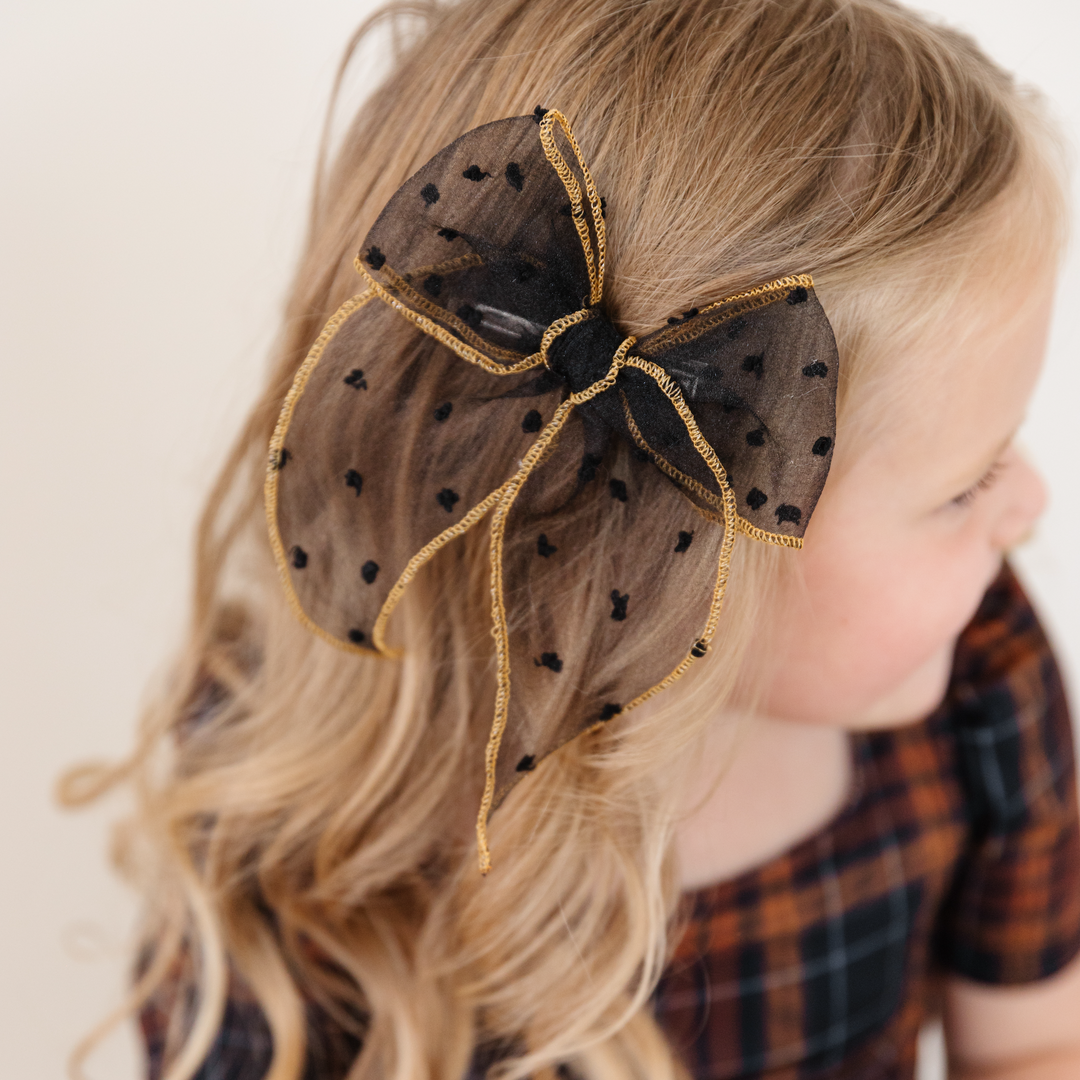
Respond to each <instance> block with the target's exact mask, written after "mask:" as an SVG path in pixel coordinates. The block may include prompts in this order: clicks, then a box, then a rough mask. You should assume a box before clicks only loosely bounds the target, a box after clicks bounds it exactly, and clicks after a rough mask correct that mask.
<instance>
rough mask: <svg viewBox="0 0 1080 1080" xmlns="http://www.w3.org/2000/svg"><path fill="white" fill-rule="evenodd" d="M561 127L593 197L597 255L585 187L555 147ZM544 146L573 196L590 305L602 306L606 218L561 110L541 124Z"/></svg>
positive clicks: (550, 113) (546, 115)
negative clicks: (585, 197) (584, 204)
mask: <svg viewBox="0 0 1080 1080" xmlns="http://www.w3.org/2000/svg"><path fill="white" fill-rule="evenodd" d="M555 124H558V125H559V127H560V128H562V132H563V134H564V135H565V136H566V141H567V142H568V143H569V144H570V149H571V150H573V151H574V157H575V158H576V159H577V163H578V168H579V169H581V176H582V179H584V181H585V193H586V194H587V195H588V197H589V209H590V210H591V212H592V226H593V232H594V233H595V234H596V251H595V253H594V252H593V245H592V237H591V236H590V235H589V226H588V223H587V222H586V220H585V210H584V206H583V205H582V198H581V185H580V184H578V182H577V177H576V176H574V174H573V172H572V171H571V169H570V166H569V165H567V164H566V159H565V158H564V157H563V156H562V153H561V152H560V150H559V148H558V147H557V146H556V145H555V134H554V127H555ZM540 145H541V146H543V148H544V154H545V155H546V156H547V159H548V161H549V162H550V163H551V166H552V168H553V169H554V170H555V171H556V172H557V173H558V174H559V179H560V180H561V181H562V183H563V187H564V188H566V194H567V195H569V196H570V217H571V219H572V220H573V222H574V228H575V229H577V234H578V238H579V239H580V240H581V248H582V251H583V252H584V254H585V265H586V268H587V270H588V272H589V304H590V305H594V304H599V303H600V299H601V297H602V296H603V293H604V268H605V265H606V262H607V230H606V228H605V226H604V214H603V210H602V208H601V205H600V194H599V192H598V191H597V190H596V185H595V184H594V183H593V178H592V173H590V172H589V167H588V165H586V164H585V158H584V156H583V155H582V153H581V147H580V146H578V141H577V139H575V138H574V133H573V131H571V130H570V121H569V120H567V119H566V117H565V116H563V114H562V113H561V112H559V110H558V109H548V111H547V112H546V113H544V118H543V119H542V120H541V121H540Z"/></svg>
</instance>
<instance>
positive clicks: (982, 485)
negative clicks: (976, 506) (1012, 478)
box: [952, 461, 1005, 506]
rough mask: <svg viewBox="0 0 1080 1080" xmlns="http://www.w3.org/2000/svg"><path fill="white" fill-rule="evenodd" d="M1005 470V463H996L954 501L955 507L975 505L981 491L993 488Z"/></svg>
mask: <svg viewBox="0 0 1080 1080" xmlns="http://www.w3.org/2000/svg"><path fill="white" fill-rule="evenodd" d="M1004 468H1005V466H1004V463H1003V462H1001V461H995V462H994V464H993V465H991V466H990V468H989V469H987V470H986V472H985V473H983V475H982V476H980V477H979V479H978V480H976V481H975V483H974V484H972V485H971V487H969V488H968V489H967V491H962V492H961V493H960V494H959V495H957V496H956V498H954V499H953V500H952V503H953V505H954V506H969V505H970V504H971V503H973V502H974V501H975V499H976V497H977V496H978V494H979V492H980V491H986V489H987V488H989V487H992V486H993V484H994V482H995V481H996V480H997V478H998V477H999V476H1000V475H1001V473H1002V470H1003V469H1004Z"/></svg>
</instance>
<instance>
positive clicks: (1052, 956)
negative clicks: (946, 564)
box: [937, 566, 1080, 984]
mask: <svg viewBox="0 0 1080 1080" xmlns="http://www.w3.org/2000/svg"><path fill="white" fill-rule="evenodd" d="M950 699H951V701H952V703H953V708H952V709H951V711H950V712H951V715H950V721H951V724H952V726H953V732H954V736H955V740H956V750H957V762H958V768H959V772H960V779H961V784H962V787H963V789H964V794H965V798H966V802H967V806H968V815H969V825H970V831H969V837H970V839H969V843H968V845H967V848H966V850H965V852H964V854H963V856H962V858H961V860H960V863H959V866H958V869H957V874H956V877H955V879H954V881H953V885H952V888H951V890H950V893H949V896H948V899H947V901H946V903H945V906H944V908H943V911H942V913H941V917H940V921H939V925H938V935H937V953H938V960H939V961H940V963H941V964H942V966H943V967H944V968H945V969H946V970H948V971H952V972H954V973H956V974H958V975H962V976H965V977H967V978H969V979H974V980H977V981H979V982H983V983H991V984H1009V983H1025V982H1031V981H1035V980H1038V979H1042V978H1046V977H1047V976H1050V975H1052V974H1054V973H1055V972H1056V971H1058V970H1060V969H1061V968H1063V967H1064V966H1065V965H1066V964H1068V962H1069V961H1070V960H1071V959H1072V958H1073V957H1074V956H1075V955H1076V954H1077V952H1078V951H1080V824H1078V818H1077V795H1076V771H1075V761H1074V750H1073V729H1072V723H1071V720H1070V716H1069V709H1068V705H1067V702H1066V699H1065V692H1064V688H1063V685H1062V679H1061V673H1060V671H1059V670H1058V665H1057V662H1056V660H1055V658H1054V655H1053V652H1052V651H1051V648H1050V644H1049V642H1048V641H1047V638H1046V635H1045V633H1044V632H1043V629H1042V627H1041V626H1040V625H1039V621H1038V618H1037V616H1036V614H1035V612H1034V610H1033V608H1032V606H1031V604H1030V602H1029V601H1028V599H1027V597H1026V596H1025V594H1024V591H1023V589H1022V588H1021V586H1020V584H1019V582H1018V581H1017V580H1016V577H1015V576H1014V575H1013V573H1012V571H1011V570H1010V569H1009V568H1008V567H1007V566H1006V568H1005V569H1004V570H1003V572H1002V574H1001V576H1000V577H999V578H998V580H997V581H996V582H995V583H994V585H993V586H992V587H991V589H990V590H989V591H988V593H987V595H986V597H985V598H984V600H983V603H982V606H981V608H980V610H979V613H978V615H977V616H976V618H975V620H974V621H973V623H972V625H971V627H969V629H968V631H966V632H965V634H964V635H963V636H962V637H961V640H960V642H959V644H958V647H957V654H956V659H955V663H954V682H953V684H952V687H951V692H950Z"/></svg>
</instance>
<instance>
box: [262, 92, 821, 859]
mask: <svg viewBox="0 0 1080 1080" xmlns="http://www.w3.org/2000/svg"><path fill="white" fill-rule="evenodd" d="M605 206H606V204H605V200H604V199H602V198H601V197H600V195H599V193H598V192H597V189H596V185H595V184H594V183H593V179H592V176H591V175H590V173H589V170H588V168H587V166H586V164H585V161H584V159H583V157H582V154H581V151H580V149H579V147H578V144H577V141H576V140H575V138H574V135H573V133H572V132H571V130H570V126H569V124H568V123H567V121H566V118H565V117H564V116H563V115H562V114H561V113H559V112H557V111H555V110H551V111H547V110H544V109H540V108H538V109H537V110H536V112H535V114H534V115H532V116H519V117H513V118H510V119H506V120H499V121H496V122H495V123H491V124H486V125H484V126H482V127H479V128H476V129H474V130H472V131H469V132H467V133H466V134H465V135H463V136H461V138H459V139H457V140H456V141H455V142H453V143H451V144H450V145H449V146H447V147H446V148H444V149H443V150H442V151H440V152H439V153H438V154H436V155H435V157H433V158H432V159H431V160H430V161H429V162H428V163H427V164H426V165H424V166H423V168H421V169H420V171H419V172H417V173H416V174H415V175H414V176H412V177H411V178H410V179H409V180H407V181H406V182H405V183H404V184H403V185H402V186H401V187H400V188H399V189H398V191H397V192H396V193H395V194H394V196H393V197H392V198H391V200H390V202H389V203H388V204H387V205H386V207H385V209H384V210H383V211H382V213H381V214H380V215H379V218H378V220H377V221H376V223H375V225H374V227H373V228H372V230H371V231H370V233H369V234H368V236H367V238H366V239H365V241H364V244H363V248H362V250H361V252H360V255H359V256H358V257H357V260H356V267H357V269H358V270H359V272H360V273H361V274H362V275H363V277H364V278H365V279H366V286H367V287H366V289H365V290H364V291H363V292H361V293H359V294H358V295H356V296H354V297H353V298H352V299H350V300H348V301H347V302H346V303H345V304H344V305H343V306H342V307H341V308H340V309H339V310H338V311H337V312H336V313H335V314H334V316H333V317H332V318H331V319H330V321H329V323H327V325H326V328H325V329H324V330H323V332H322V334H321V335H320V336H319V338H318V340H317V341H316V342H315V344H314V346H313V347H312V349H311V351H310V353H309V354H308V356H307V359H306V360H305V361H304V363H303V364H302V365H301V367H300V369H299V370H298V372H297V374H296V378H295V381H294V383H293V386H292V389H291V390H290V392H289V394H288V396H287V398H286V400H285V403H284V406H283V408H282V411H281V416H280V418H279V421H278V424H277V428H276V430H275V432H274V436H273V440H272V442H271V445H270V456H269V462H268V471H267V478H266V508H267V517H268V521H269V528H270V539H271V544H272V547H273V549H274V552H275V555H276V558H277V561H278V565H279V568H280V572H281V579H282V582H283V584H284V587H285V591H286V594H287V597H288V599H289V602H290V604H291V606H292V607H293V609H294V611H295V612H296V614H297V615H298V616H299V618H300V619H301V620H302V621H303V622H304V623H305V624H306V625H307V626H308V627H309V628H310V629H311V630H313V631H314V632H315V633H317V634H318V635H319V636H321V637H323V638H325V639H327V640H328V641H331V642H333V643H334V644H336V645H339V646H340V647H342V648H344V649H349V650H354V651H357V652H374V653H376V654H378V655H381V656H387V657H389V656H394V655H396V654H395V653H394V652H393V651H392V650H391V649H390V648H389V647H388V646H387V644H386V632H387V622H388V619H389V618H390V615H391V612H392V611H393V610H394V607H395V605H396V604H397V602H398V601H399V600H400V598H401V596H402V593H403V591H404V590H405V588H406V587H407V586H408V584H409V582H410V581H411V580H412V579H413V578H414V577H415V576H416V574H417V572H418V571H419V569H420V567H421V566H422V565H423V564H424V563H425V562H427V561H428V560H429V559H431V558H432V556H433V555H434V554H435V553H436V552H437V551H438V550H439V549H440V548H442V547H444V546H445V545H446V544H448V543H449V542H450V541H451V540H453V539H454V538H455V537H458V536H460V535H462V534H463V533H464V532H466V531H467V530H468V529H470V528H472V527H473V526H474V525H476V524H477V522H479V521H480V520H481V519H483V518H484V517H485V516H488V515H490V589H491V612H492V623H493V626H492V634H493V636H494V639H495V654H496V661H497V691H496V701H495V715H494V719H493V722H492V727H491V733H490V738H489V741H488V745H487V749H486V755H485V788H484V794H483V799H482V803H481V807H480V813H479V818H478V821H477V838H478V844H479V852H480V864H481V870H482V871H484V872H486V871H487V870H488V869H489V868H490V855H489V852H488V845H487V831H486V829H487V821H488V817H489V815H490V813H491V812H492V810H493V809H494V808H495V807H496V806H497V805H498V803H499V802H500V801H501V799H502V798H503V797H504V796H505V794H506V792H507V791H508V790H509V789H510V788H511V787H512V786H513V785H514V784H515V783H516V782H517V780H518V779H520V778H521V777H522V776H523V775H524V774H525V773H526V772H529V771H531V770H532V769H533V768H535V766H536V764H537V763H538V762H539V761H540V760H541V758H543V757H544V756H545V755H547V754H549V753H551V752H552V751H553V750H555V749H557V748H558V747H559V746H561V745H563V744H564V743H565V742H567V741H568V740H569V739H572V738H573V737H575V736H576V735H578V734H579V733H581V732H582V731H585V730H587V729H590V728H593V727H595V726H597V725H603V724H604V723H606V722H608V721H609V720H611V719H612V718H613V717H614V716H616V715H618V714H619V713H622V712H625V711H626V710H628V709H630V708H632V707H633V706H635V705H637V704H639V703H641V702H642V701H645V700H646V699H647V698H649V697H651V696H652V695H653V694H655V693H656V692H657V691H659V690H661V689H663V688H664V687H666V686H668V685H670V684H671V683H672V682H674V681H675V679H677V678H678V677H679V676H680V675H682V674H683V673H684V672H685V671H686V670H687V668H688V667H689V666H690V665H691V664H692V663H693V661H694V660H695V659H696V658H698V657H700V656H703V655H704V654H705V652H706V650H707V649H708V646H709V642H710V640H711V638H712V637H713V634H714V631H715V629H716V625H717V620H718V618H719V615H720V606H721V603H722V600H723V595H724V589H725V585H726V582H727V577H728V568H729V565H730V559H731V552H732V546H733V544H734V542H735V536H736V534H737V533H739V532H743V533H746V534H747V535H749V536H751V537H753V538H755V539H757V540H762V541H766V542H768V543H773V544H780V545H783V546H786V547H800V546H801V544H802V540H801V537H802V535H803V532H804V531H805V528H806V524H807V522H808V520H809V518H810V515H811V513H812V511H813V509H814V505H815V503H816V502H817V499H818V496H819V495H820V493H821V489H822V486H823V484H824V482H825V477H826V474H827V472H828V468H829V462H830V459H831V455H832V448H833V439H834V436H835V399H836V377H837V355H836V344H835V341H834V339H833V335H832V330H831V328H830V326H829V322H828V319H827V318H826V316H825V313H824V312H823V310H822V308H821V305H820V304H819V303H818V301H817V298H816V296H815V295H814V290H813V281H812V279H811V278H810V277H809V276H805V275H800V276H792V277H784V278H781V279H779V280H777V281H771V282H768V283H767V284H763V285H758V286H757V287H755V288H750V289H747V290H746V291H745V292H741V293H739V294H738V295H736V296H729V297H727V298H725V299H722V300H719V301H717V302H716V303H712V304H708V305H707V306H702V307H701V308H700V309H697V308H695V309H692V310H689V311H686V312H684V313H682V314H681V315H679V316H675V317H673V318H670V319H668V320H667V324H666V325H665V326H663V327H661V328H660V329H659V330H657V331H655V332H654V333H650V334H649V335H647V336H645V337H643V338H641V339H640V340H638V339H636V338H634V337H633V336H628V335H625V334H623V333H622V332H621V331H620V330H619V329H618V328H617V327H616V326H615V325H614V323H613V322H612V321H611V320H610V319H609V318H608V316H607V315H606V314H605V310H604V306H603V291H604V268H605V253H606V240H605V230H604V213H605ZM635 624H637V625H636V626H635ZM642 629H644V630H645V632H640V631H642ZM635 631H639V632H635ZM511 686H512V687H513V694H511Z"/></svg>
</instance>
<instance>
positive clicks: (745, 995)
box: [142, 567, 1080, 1080]
mask: <svg viewBox="0 0 1080 1080" xmlns="http://www.w3.org/2000/svg"><path fill="white" fill-rule="evenodd" d="M852 746H853V751H854V784H853V789H852V794H851V796H850V798H849V800H848V803H847V805H846V806H845V807H844V808H843V809H842V810H841V811H840V813H839V814H838V815H837V817H835V818H834V819H833V821H832V822H831V823H829V824H828V825H827V826H825V827H824V828H823V829H821V830H820V831H819V832H817V833H815V834H814V835H812V836H810V837H809V838H807V839H806V840H804V841H802V842H801V843H799V844H797V845H796V846H795V847H793V848H791V849H790V850H789V851H787V852H786V853H785V854H784V855H782V856H780V857H779V858H776V859H773V860H772V861H770V862H768V863H766V864H764V865H763V866H760V867H758V868H757V869H755V870H751V871H749V872H747V873H744V874H741V875H739V876H738V877H737V878H734V879H733V880H729V881H725V882H722V883H720V884H716V885H712V886H709V887H706V888H704V889H701V890H698V891H696V892H693V893H690V894H687V896H686V897H685V898H684V916H685V931H684V933H683V934H682V937H681V939H680V941H679V944H678V945H677V947H676V950H675V953H674V956H673V959H672V961H671V964H670V965H669V967H668V969H667V971H666V972H665V975H664V978H663V979H662V981H661V983H660V985H659V987H658V988H657V990H656V994H655V997H654V1008H655V1012H656V1016H657V1019H658V1021H659V1022H660V1024H661V1025H662V1026H663V1028H664V1030H665V1031H666V1032H667V1034H668V1037H669V1039H670V1041H671V1044H672V1046H673V1047H674V1048H675V1050H676V1051H677V1052H678V1053H679V1055H680V1056H681V1058H682V1060H683V1061H684V1062H685V1064H686V1067H687V1070H688V1071H689V1073H690V1075H691V1076H692V1077H693V1078H694V1080H729V1078H736V1077H739V1078H749V1077H762V1078H767V1080H911V1078H912V1077H913V1075H914V1068H915V1050H916V1039H917V1035H918V1032H919V1028H920V1026H921V1024H922V1022H923V1020H924V1019H925V1017H926V1015H927V1011H928V1008H930V1007H932V1006H931V1002H932V999H933V996H934V995H933V991H934V983H935V979H936V978H938V977H940V976H941V975H943V974H948V973H955V974H958V975H962V976H965V977H967V978H969V979H974V980H977V981H979V982H983V983H991V984H1010V983H1013V984H1014V983H1024V982H1030V981H1033V980H1037V979H1041V978H1045V977H1047V976H1049V975H1051V974H1053V973H1054V972H1056V971H1058V970H1059V969H1060V968H1062V967H1064V966H1065V965H1066V964H1067V963H1068V962H1069V960H1070V959H1072V957H1073V956H1075V955H1076V953H1077V952H1078V951H1080V827H1078V817H1077V800H1076V778H1075V772H1074V762H1073V744H1072V729H1071V725H1070V721H1069V714H1068V708H1067V706H1066V703H1065V697H1064V693H1063V690H1062V684H1061V677H1060V675H1059V672H1058V668H1057V665H1056V663H1055V661H1054V657H1053V654H1052V653H1051V651H1050V647H1049V645H1048V643H1047V640H1046V637H1045V635H1044V634H1043V631H1042V628H1041V627H1040V626H1039V623H1038V620H1037V618H1036V616H1035V613H1034V611H1033V610H1032V608H1031V605H1030V604H1029V602H1028V600H1027V598H1026V597H1025V595H1024V593H1023V591H1022V589H1021V588H1020V585H1019V583H1018V582H1017V580H1016V578H1015V577H1014V576H1013V574H1012V572H1011V571H1010V570H1009V569H1008V567H1006V568H1005V569H1004V570H1003V571H1002V574H1001V576H1000V577H999V578H998V580H997V581H996V582H995V583H994V585H993V586H992V587H991V588H990V590H989V591H988V592H987V594H986V596H985V598H984V599H983V602H982V605H981V606H980V609H979V611H978V613H977V615H976V616H975V618H974V620H973V621H972V622H971V624H970V625H969V626H968V627H967V629H966V630H965V631H964V633H963V634H962V636H961V638H960V641H959V643H958V646H957V649H956V655H955V659H954V663H953V671H952V677H951V680H950V684H949V689H948V693H947V695H946V698H945V700H944V702H943V703H942V705H941V706H940V707H939V708H938V709H937V710H936V711H935V712H934V713H933V714H932V715H931V716H930V717H928V718H927V719H926V720H924V721H922V722H921V723H919V724H916V725H912V726H910V727H906V728H901V729H898V730H894V731H880V732H870V733H862V734H857V735H854V736H853V737H852ZM184 982H185V979H184V978H183V977H182V976H181V975H179V973H178V975H177V978H176V980H174V981H173V983H172V984H171V985H166V986H165V987H163V989H162V991H161V992H160V993H159V994H158V996H157V997H156V998H155V999H154V1000H153V1001H152V1002H151V1003H150V1004H149V1005H148V1006H147V1007H146V1009H145V1010H144V1012H143V1015H142V1022H143V1030H144V1034H145V1037H146V1042H147V1048H148V1052H149V1059H150V1069H149V1076H150V1077H151V1080H157V1078H158V1077H159V1076H160V1075H161V1072H162V1057H163V1051H164V1042H165V1032H166V1030H167V1028H168V1025H169V1023H170V1016H171V1022H172V1023H173V1024H174V1025H175V1023H176V1008H177V1004H178V1001H179V996H178V995H179V994H182V991H181V990H180V986H181V985H182V984H183V983H184ZM308 1016H309V1029H310V1032H311V1050H310V1051H309V1058H308V1063H307V1069H306V1072H305V1080H341V1078H342V1077H344V1075H345V1073H346V1072H347V1071H348V1066H349V1063H350V1061H351V1060H352V1058H353V1057H354V1056H355V1054H356V1053H357V1052H358V1050H359V1043H358V1040H357V1039H356V1038H355V1036H350V1035H347V1034H346V1033H345V1032H343V1031H341V1030H340V1029H339V1028H337V1027H335V1025H334V1024H333V1023H332V1022H331V1020H330V1019H329V1017H328V1016H327V1014H326V1013H324V1012H322V1011H321V1010H319V1009H318V1008H316V1007H314V1006H312V1007H310V1008H309V1014H308ZM487 1056H488V1057H489V1058H490V1055H487ZM269 1062H270V1039H269V1031H268V1028H267V1025H266V1022H265V1020H264V1019H263V1017H262V1015H261V1013H260V1011H259V1008H258V1005H257V1004H256V1003H255V1001H254V998H253V997H252V996H251V994H250V992H248V991H246V990H245V989H244V988H243V987H242V986H240V985H237V986H236V988H235V992H234V993H233V995H232V997H231V999H230V1001H229V1004H228V1007H227V1010H226V1014H225V1018H224V1021H223V1024H222V1029H221V1031H220V1033H219V1035H218V1038H217V1041H216V1042H215V1044H214V1047H213V1049H212V1050H211V1052H210V1054H209V1056H208V1058H207V1060H206V1062H205V1063H204V1065H203V1067H202V1069H201V1070H200V1071H199V1073H198V1074H197V1077H196V1080H261V1078H262V1077H263V1075H264V1074H265V1072H266V1069H267V1067H268V1066H269ZM485 1064H486V1063H485ZM484 1071H485V1069H484V1067H483V1066H482V1065H481V1063H480V1062H479V1061H477V1062H476V1063H475V1065H474V1068H473V1070H472V1075H473V1076H474V1077H479V1076H482V1075H483V1073H484ZM560 1073H561V1074H564V1075H570V1070H565V1069H564V1070H560Z"/></svg>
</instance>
